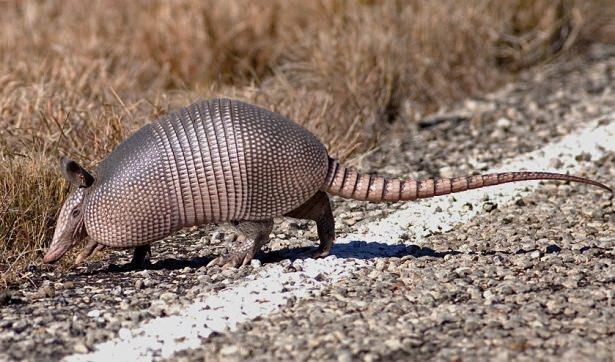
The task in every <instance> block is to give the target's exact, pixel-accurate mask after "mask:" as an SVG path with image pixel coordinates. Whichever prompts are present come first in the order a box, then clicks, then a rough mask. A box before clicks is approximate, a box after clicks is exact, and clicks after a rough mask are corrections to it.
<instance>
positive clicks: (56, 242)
mask: <svg viewBox="0 0 615 362" xmlns="http://www.w3.org/2000/svg"><path fill="white" fill-rule="evenodd" d="M60 171H62V175H63V176H64V177H65V178H66V179H67V180H68V181H70V182H71V183H72V184H73V185H74V189H73V190H72V191H71V193H70V194H69V195H68V198H67V199H66V201H65V202H64V205H63V206H62V209H61V210H60V215H59V217H58V221H57V224H56V229H55V231H54V233H53V240H52V241H51V245H50V246H49V249H47V253H45V257H44V258H43V262H44V263H53V262H55V261H57V260H58V259H60V258H61V257H62V255H64V253H66V252H67V251H68V249H70V248H71V247H73V246H74V245H75V244H77V243H78V242H80V241H81V240H83V239H84V238H85V237H86V236H87V232H86V229H85V224H84V218H83V211H84V209H85V203H86V202H87V198H86V196H87V191H88V188H89V187H90V186H91V185H92V183H94V177H92V175H90V173H88V172H87V171H86V170H85V169H84V168H83V167H81V166H80V165H79V164H78V163H77V162H75V161H73V160H70V159H69V158H67V157H64V156H63V157H62V158H61V159H60Z"/></svg>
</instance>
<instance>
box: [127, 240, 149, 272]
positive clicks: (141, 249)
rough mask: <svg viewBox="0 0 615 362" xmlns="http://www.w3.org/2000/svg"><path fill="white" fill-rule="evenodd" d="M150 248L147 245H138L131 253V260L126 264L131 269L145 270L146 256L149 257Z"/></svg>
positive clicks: (146, 264)
mask: <svg viewBox="0 0 615 362" xmlns="http://www.w3.org/2000/svg"><path fill="white" fill-rule="evenodd" d="M151 252H152V248H151V246H150V245H149V244H147V245H139V246H137V247H136V248H135V250H134V252H133V253H132V260H131V261H130V264H128V265H129V266H130V267H132V269H145V268H146V267H147V266H148V265H149V260H148V259H147V257H148V255H151Z"/></svg>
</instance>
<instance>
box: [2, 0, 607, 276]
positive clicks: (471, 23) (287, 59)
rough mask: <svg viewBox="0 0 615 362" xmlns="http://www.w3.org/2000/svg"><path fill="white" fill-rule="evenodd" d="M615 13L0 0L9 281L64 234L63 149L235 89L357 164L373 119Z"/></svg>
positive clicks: (537, 52)
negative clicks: (58, 218) (56, 229)
mask: <svg viewBox="0 0 615 362" xmlns="http://www.w3.org/2000/svg"><path fill="white" fill-rule="evenodd" d="M612 15H613V5H611V2H609V1H608V0H594V1H581V0H578V1H575V0H569V1H566V0H562V1H548V0H538V1H531V0H516V1H506V2H501V1H495V0H476V1H452V0H451V1H427V0H410V1H393V0H391V1H386V0H382V1H377V0H372V1H369V0H364V1H358V0H357V1H343V0H331V1H325V0H323V1H303V0H288V1H287V0H263V1H258V2H254V1H248V0H236V1H215V0H210V1H197V0H184V1H174V2H166V1H145V0H144V1H131V2H124V1H119V0H108V1H95V2H84V1H77V0H71V1H48V2H41V1H14V2H13V1H8V2H0V185H1V186H0V187H1V189H0V199H1V200H2V203H1V204H0V273H2V277H0V279H1V280H0V282H6V281H7V280H9V279H10V280H15V278H16V277H18V276H19V273H20V271H22V270H24V268H26V267H27V266H28V265H32V264H38V263H39V259H40V256H41V251H42V249H43V246H44V245H45V243H46V242H48V241H49V238H50V236H51V235H52V230H53V226H54V216H55V214H56V212H57V209H58V207H59V206H60V205H61V203H62V199H63V197H64V195H65V192H66V185H65V184H64V182H62V181H61V180H60V176H59V173H58V172H57V171H56V163H57V158H58V155H59V154H70V155H71V156H73V157H75V158H77V159H78V160H80V161H82V162H83V163H85V164H86V165H88V166H93V165H95V164H96V162H97V161H99V160H100V159H101V158H103V157H104V156H105V155H106V154H107V153H108V152H109V151H110V150H111V149H112V148H113V147H114V146H115V145H116V144H117V143H118V142H119V141H120V140H121V139H122V138H123V137H125V135H127V134H128V133H129V132H130V131H132V130H134V129H136V128H137V127H138V126H139V125H141V124H143V123H144V122H146V121H147V120H149V119H151V118H153V117H155V116H156V115H158V114H160V113H162V112H165V111H166V110H168V109H169V108H171V107H177V106H181V105H185V104H187V103H189V102H190V101H193V100H196V99H199V98H207V97H211V96H231V97H238V98H243V99H246V100H248V101H251V102H256V103H258V104H261V105H263V106H267V107H269V108H272V109H275V110H277V111H279V112H281V113H283V114H285V115H287V116H289V117H291V118H292V119H294V120H296V121H298V122H301V123H303V124H304V125H305V126H306V127H308V128H309V129H311V130H312V131H314V132H316V133H317V134H318V135H319V136H321V138H322V139H323V140H324V141H325V143H326V144H327V145H328V146H329V148H330V150H331V151H332V152H333V153H334V154H336V155H338V156H339V157H341V158H345V157H347V156H349V155H350V154H351V153H352V152H355V151H361V150H365V149H366V147H368V145H369V142H370V141H371V140H373V139H374V135H375V131H374V130H375V129H379V130H382V129H386V126H387V125H388V124H389V123H392V122H412V121H415V120H417V119H419V118H420V117H421V116H422V115H423V114H424V113H425V112H427V111H430V110H433V109H436V108H437V107H438V106H440V105H443V104H447V103H449V102H451V101H454V100H456V99H459V98H461V97H463V96H466V95H469V94H476V93H478V92H484V91H486V90H490V89H493V88H494V87H496V86H498V85H499V84H501V83H502V82H505V81H507V80H509V79H510V77H511V76H512V75H514V72H516V71H518V70H519V69H523V68H525V67H528V66H531V65H533V64H537V63H540V62H544V61H545V60H548V59H550V58H552V57H554V56H556V55H559V54H561V53H563V52H566V51H568V50H570V49H573V48H574V49H580V47H582V46H583V45H584V44H587V43H588V42H591V41H597V40H598V41H612V40H613V39H614V38H613V28H612V24H608V23H607V21H609V19H611V18H612ZM406 102H409V104H411V105H412V107H411V108H410V110H411V111H410V112H401V111H400V110H401V109H402V106H403V105H404V104H405V103H406ZM406 108H407V107H406ZM383 126H384V127H385V128H383ZM376 127H377V128H376Z"/></svg>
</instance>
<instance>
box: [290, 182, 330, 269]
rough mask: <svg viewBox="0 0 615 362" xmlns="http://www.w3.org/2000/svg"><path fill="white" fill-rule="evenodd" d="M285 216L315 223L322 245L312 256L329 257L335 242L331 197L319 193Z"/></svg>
mask: <svg viewBox="0 0 615 362" xmlns="http://www.w3.org/2000/svg"><path fill="white" fill-rule="evenodd" d="M284 216H288V217H292V218H295V219H305V220H313V221H315V222H316V228H317V230H318V239H320V244H319V245H318V248H317V249H316V250H315V251H313V252H312V253H310V256H311V257H314V258H321V257H325V256H327V255H329V251H330V250H331V247H332V246H333V241H335V219H334V218H333V212H332V211H331V202H330V201H329V196H328V195H327V194H326V193H325V192H322V191H318V192H317V193H316V194H315V195H314V196H312V197H311V198H310V199H309V200H308V201H306V202H305V203H304V204H302V205H301V206H299V207H298V208H296V209H294V210H293V211H291V212H289V213H287V214H286V215H284Z"/></svg>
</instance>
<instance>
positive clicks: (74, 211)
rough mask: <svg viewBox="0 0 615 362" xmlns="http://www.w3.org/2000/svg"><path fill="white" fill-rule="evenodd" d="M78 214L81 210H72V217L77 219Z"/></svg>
mask: <svg viewBox="0 0 615 362" xmlns="http://www.w3.org/2000/svg"><path fill="white" fill-rule="evenodd" d="M80 213H81V210H79V209H75V210H73V212H72V215H73V217H77V216H79V214H80Z"/></svg>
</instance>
